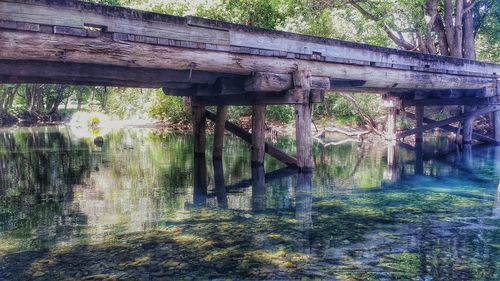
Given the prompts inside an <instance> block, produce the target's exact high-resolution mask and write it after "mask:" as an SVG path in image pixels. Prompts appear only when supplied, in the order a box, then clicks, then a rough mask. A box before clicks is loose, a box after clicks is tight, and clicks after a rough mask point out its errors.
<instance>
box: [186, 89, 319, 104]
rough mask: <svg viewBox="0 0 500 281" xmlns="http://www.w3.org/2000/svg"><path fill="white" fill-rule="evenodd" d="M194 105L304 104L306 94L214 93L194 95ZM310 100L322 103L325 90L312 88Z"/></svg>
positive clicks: (287, 92)
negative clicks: (210, 94)
mask: <svg viewBox="0 0 500 281" xmlns="http://www.w3.org/2000/svg"><path fill="white" fill-rule="evenodd" d="M192 97H193V99H192V103H193V104H194V105H206V106H210V105H258V104H264V105H273V104H302V103H304V102H305V101H304V96H303V95H299V94H297V93H295V92H291V91H285V92H278V93H242V94H239V95H217V94H215V95H212V96H192ZM309 99H310V100H309V102H312V103H321V102H323V100H324V91H322V90H312V91H311V94H310V96H309Z"/></svg>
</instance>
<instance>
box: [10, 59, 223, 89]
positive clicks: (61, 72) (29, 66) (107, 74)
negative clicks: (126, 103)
mask: <svg viewBox="0 0 500 281" xmlns="http://www.w3.org/2000/svg"><path fill="white" fill-rule="evenodd" d="M1 57H2V55H1V54H0V58H1ZM0 76H3V77H4V79H0V82H2V83H26V82H30V79H34V80H36V81H34V82H37V83H51V82H52V81H55V82H57V83H62V84H75V83H78V82H79V81H83V82H85V81H88V82H92V81H96V82H98V83H103V82H105V81H109V84H113V83H117V85H116V86H126V85H131V86H134V87H151V86H153V87H163V86H167V85H170V84H169V83H170V82H183V83H186V82H189V83H206V84H213V83H215V81H216V80H217V78H219V77H221V76H227V74H223V73H214V72H204V71H199V70H194V71H189V70H168V69H155V68H141V67H126V66H113V65H103V64H82V63H71V62H51V61H43V62H42V61H36V60H1V59H0ZM162 85H163V86H162Z"/></svg>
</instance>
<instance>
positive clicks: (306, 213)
mask: <svg viewBox="0 0 500 281" xmlns="http://www.w3.org/2000/svg"><path fill="white" fill-rule="evenodd" d="M276 145H277V146H279V147H281V148H282V149H284V150H287V151H293V147H294V143H293V141H292V140H290V139H287V138H281V139H278V140H277V144H276ZM224 148H225V153H224V158H223V159H222V161H217V162H212V160H211V159H209V158H207V159H205V158H194V157H193V155H192V141H191V136H190V135H189V134H176V133H160V132H157V131H155V130H144V129H127V130H120V131H115V132H110V133H109V134H107V135H106V136H105V137H104V138H103V139H102V140H100V141H99V142H98V143H97V144H96V143H95V141H94V139H90V138H89V139H77V138H75V137H73V136H72V134H71V133H70V132H69V131H68V130H67V129H66V128H65V127H61V128H54V127H52V128H36V129H16V130H8V131H1V132H0V280H4V279H5V280H19V279H21V280H28V279H32V278H35V277H36V278H38V279H42V280H43V279H45V280H60V279H70V280H73V279H82V278H85V277H89V278H90V277H91V276H94V277H95V278H96V279H99V278H101V279H103V278H110V279H113V278H114V279H131V280H138V279H146V280H156V279H159V280H164V279H172V278H176V279H189V278H198V279H210V278H225V277H231V278H235V279H301V278H306V279H307V278H320V279H330V278H339V279H362V280H366V279H376V280H379V279H384V278H385V279H412V280H431V279H433V280H436V279H437V280H441V279H446V280H470V279H475V280H498V279H499V277H500V276H499V274H500V273H499V272H500V264H499V263H500V258H499V249H500V246H499V245H500V238H499V237H500V233H499V232H500V225H499V224H500V215H499V214H500V211H499V209H500V203H499V202H500V182H499V177H500V148H496V147H487V146H485V147H464V148H463V149H462V150H459V151H458V153H457V150H456V148H455V146H454V145H450V144H449V143H447V141H446V140H443V139H433V140H431V142H430V143H425V144H424V145H423V146H418V145H417V146H416V148H415V149H413V148H410V149H406V148H404V147H399V146H398V147H395V146H393V145H390V146H389V147H387V146H386V145H384V144H380V145H378V144H368V143H365V144H359V143H344V144H342V145H338V146H330V147H328V148H321V147H319V146H315V147H314V150H313V151H314V162H315V165H316V169H315V171H314V173H312V174H296V173H295V172H294V171H290V170H287V169H282V166H281V164H280V163H278V162H276V161H274V160H273V159H267V158H266V163H265V169H264V168H263V167H260V168H252V167H251V165H250V161H249V149H248V147H247V146H246V144H244V143H242V142H240V141H239V140H237V139H234V138H231V137H228V138H226V139H225V144H224ZM207 149H210V145H209V147H207ZM443 151H444V152H443ZM492 207H493V208H492Z"/></svg>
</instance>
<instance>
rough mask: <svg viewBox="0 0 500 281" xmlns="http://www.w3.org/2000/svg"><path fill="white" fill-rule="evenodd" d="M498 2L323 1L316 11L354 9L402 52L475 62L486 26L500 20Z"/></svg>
mask: <svg viewBox="0 0 500 281" xmlns="http://www.w3.org/2000/svg"><path fill="white" fill-rule="evenodd" d="M498 6H499V4H498V1H496V0H377V1H375V0H321V1H311V7H313V9H324V8H329V9H349V8H353V9H355V10H356V11H357V12H359V13H360V14H361V15H363V16H364V17H365V18H366V19H368V20H370V21H373V22H374V23H376V25H377V26H378V28H379V30H380V31H382V32H384V33H385V34H386V36H387V37H388V38H390V40H391V41H392V42H393V43H394V44H395V45H396V46H398V47H399V48H401V49H404V50H409V51H419V52H423V53H429V54H440V55H445V56H453V57H459V58H467V59H475V56H476V48H475V38H476V36H477V35H478V33H479V32H480V31H481V28H482V27H483V26H484V25H485V22H488V21H495V20H496V23H497V25H498V20H499V19H500V17H499V13H498Z"/></svg>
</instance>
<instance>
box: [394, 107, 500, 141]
mask: <svg viewBox="0 0 500 281" xmlns="http://www.w3.org/2000/svg"><path fill="white" fill-rule="evenodd" d="M401 116H403V117H405V118H408V119H411V120H416V116H415V114H413V113H411V112H405V113H404V114H402V115H401ZM423 122H425V123H434V122H436V120H433V119H430V118H423ZM440 128H441V129H443V130H444V131H446V132H449V133H457V131H458V128H457V127H454V126H451V125H443V126H441V127H440ZM472 138H473V139H475V140H478V141H481V142H484V143H495V140H494V139H492V138H490V137H488V136H485V135H481V134H478V133H474V132H473V133H472Z"/></svg>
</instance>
